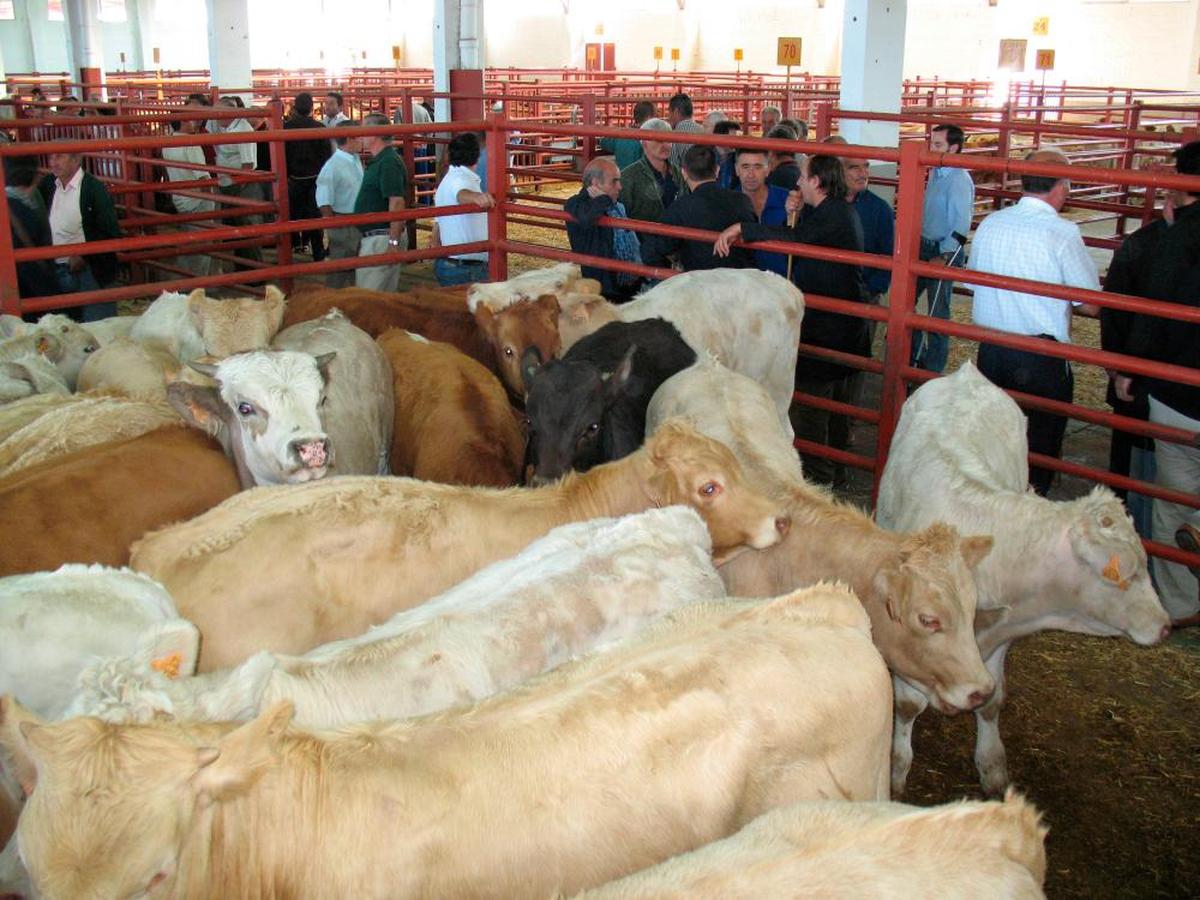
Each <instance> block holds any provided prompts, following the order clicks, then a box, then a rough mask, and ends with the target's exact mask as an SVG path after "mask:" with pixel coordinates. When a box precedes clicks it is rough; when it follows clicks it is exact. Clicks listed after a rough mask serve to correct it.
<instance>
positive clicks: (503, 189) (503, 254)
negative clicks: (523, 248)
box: [487, 112, 508, 281]
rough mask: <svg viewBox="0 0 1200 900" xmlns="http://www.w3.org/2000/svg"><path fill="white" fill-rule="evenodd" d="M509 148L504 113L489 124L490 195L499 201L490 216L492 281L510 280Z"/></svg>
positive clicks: (492, 118) (491, 210)
mask: <svg viewBox="0 0 1200 900" xmlns="http://www.w3.org/2000/svg"><path fill="white" fill-rule="evenodd" d="M507 144H508V116H507V114H506V113H504V112H501V113H498V114H494V115H489V116H488V124H487V154H488V171H487V176H488V183H487V192H488V193H489V194H491V195H492V197H493V198H494V199H495V201H496V203H495V205H494V206H492V208H491V209H489V210H488V214H487V215H488V218H487V223H488V245H489V246H488V278H489V280H491V281H504V280H506V279H507V278H508V251H507V250H504V249H503V248H502V246H501V245H502V242H503V241H505V240H506V239H507V237H508V230H507V228H506V227H505V219H506V215H507V213H506V210H507V206H508V150H507V147H506V145H507Z"/></svg>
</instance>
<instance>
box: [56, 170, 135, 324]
mask: <svg viewBox="0 0 1200 900" xmlns="http://www.w3.org/2000/svg"><path fill="white" fill-rule="evenodd" d="M82 163H83V157H82V155H81V154H79V153H51V154H50V172H51V173H52V174H50V175H47V176H46V177H45V178H43V179H42V182H41V184H40V185H39V190H40V191H41V194H42V198H43V199H44V200H45V201H46V209H47V210H49V212H50V233H51V237H52V238H53V241H54V244H55V245H56V246H58V245H64V246H65V245H69V244H83V243H85V242H86V243H91V242H93V241H107V240H111V239H113V238H119V237H120V236H121V227H120V225H118V224H117V211H116V209H115V208H114V206H113V202H112V197H110V196H109V194H108V190H107V189H106V188H105V187H104V185H103V184H101V183H100V180H99V179H97V178H96V177H95V176H93V175H92V174H91V173H89V172H85V171H83V168H82ZM54 263H55V266H54V268H55V275H56V277H57V279H58V287H59V290H60V292H61V293H64V294H75V293H79V292H81V291H97V290H100V289H101V288H105V287H109V286H110V285H111V284H112V283H113V282H114V281H115V280H116V278H117V255H116V254H115V253H92V254H88V255H87V256H81V255H75V254H73V255H68V256H61V257H58V258H57V259H55V261H54ZM68 312H69V313H70V315H71V316H72V317H73V318H74V317H77V316H81V319H80V320H81V321H84V322H94V321H96V320H97V319H103V318H107V317H108V316H115V315H116V314H117V304H116V303H115V302H108V303H89V304H87V305H86V306H83V307H82V308H80V307H73V308H72V309H70V310H69V311H68Z"/></svg>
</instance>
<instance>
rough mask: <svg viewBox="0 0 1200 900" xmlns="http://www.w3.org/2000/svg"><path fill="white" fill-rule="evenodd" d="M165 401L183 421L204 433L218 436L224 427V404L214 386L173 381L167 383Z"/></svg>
mask: <svg viewBox="0 0 1200 900" xmlns="http://www.w3.org/2000/svg"><path fill="white" fill-rule="evenodd" d="M212 368H213V369H214V370H215V368H216V367H215V366H214V367H212ZM197 371H201V370H200V369H197ZM167 402H168V403H170V404H171V407H172V408H173V409H174V410H175V412H177V413H179V415H180V416H181V417H182V418H183V420H184V421H185V422H187V423H188V424H189V425H192V426H193V427H195V428H199V429H200V430H201V431H203V432H204V433H205V434H209V435H212V436H213V437H218V436H219V435H220V434H221V431H222V429H223V428H224V427H225V418H224V416H225V404H224V403H222V402H221V397H220V395H219V394H218V393H217V389H216V388H210V387H200V386H199V385H196V384H188V383H187V382H186V381H175V382H172V383H171V384H169V385H167Z"/></svg>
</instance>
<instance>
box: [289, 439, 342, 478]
mask: <svg viewBox="0 0 1200 900" xmlns="http://www.w3.org/2000/svg"><path fill="white" fill-rule="evenodd" d="M288 455H289V456H290V457H291V459H292V462H293V463H294V464H295V465H296V466H297V467H298V468H299V469H302V470H309V471H316V470H319V469H326V468H328V467H329V466H330V465H331V464H332V462H333V451H332V448H331V447H330V445H329V438H327V437H317V438H313V437H308V438H297V439H296V440H294V441H292V442H291V443H290V444H288Z"/></svg>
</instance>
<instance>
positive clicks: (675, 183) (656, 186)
mask: <svg viewBox="0 0 1200 900" xmlns="http://www.w3.org/2000/svg"><path fill="white" fill-rule="evenodd" d="M642 130H643V131H647V132H654V131H666V132H669V131H670V130H671V126H670V125H668V124H667V123H666V122H664V121H663V120H662V119H647V120H646V121H645V122H643V123H642ZM686 192H687V185H685V184H684V182H683V176H682V175H681V174H680V172H679V167H678V166H676V165H674V164H673V163H672V162H671V145H670V144H669V143H666V142H664V141H657V140H654V139H653V138H651V137H650V135H647V136H646V139H645V140H643V141H642V158H641V159H639V160H638V161H637V162H635V163H633V164H632V165H629V166H626V167H625V168H624V169H622V170H621V203H622V204H624V206H625V211H626V212H627V213H628V214H629V218H631V219H642V220H645V221H647V222H661V221H662V217H663V213H665V212H666V210H667V207H668V206H670V205H671V203H672V202H674V200H675V198H676V197H677V196H679V195H680V194H684V193H686ZM639 237H640V235H639Z"/></svg>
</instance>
